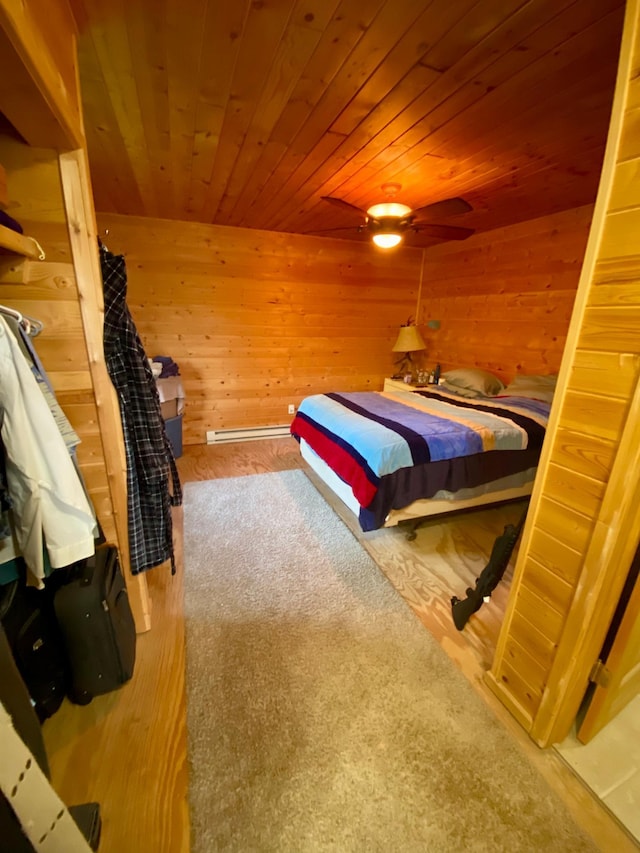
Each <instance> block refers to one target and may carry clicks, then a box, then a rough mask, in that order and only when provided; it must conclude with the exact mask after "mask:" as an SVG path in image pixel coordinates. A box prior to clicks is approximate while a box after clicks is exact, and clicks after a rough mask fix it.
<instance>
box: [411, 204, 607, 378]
mask: <svg viewBox="0 0 640 853" xmlns="http://www.w3.org/2000/svg"><path fill="white" fill-rule="evenodd" d="M592 212H593V207H592V206H591V205H589V206H587V207H580V208H576V209H574V210H567V211H564V212H562V213H558V214H554V215H553V216H546V217H542V218H540V219H532V220H528V221H526V222H520V223H518V224H517V225H511V226H509V227H507V228H497V229H495V230H493V231H486V232H483V233H480V234H476V235H474V236H473V237H471V238H470V239H468V240H465V241H464V242H462V243H456V242H448V243H443V244H442V245H440V246H436V247H434V248H432V249H428V250H426V252H425V266H424V276H423V284H422V299H421V305H420V319H421V322H422V328H423V333H424V337H425V340H426V342H427V346H428V352H427V358H428V360H429V362H431V363H433V364H435V363H436V362H440V364H441V366H442V369H443V370H447V369H450V368H454V367H471V366H474V367H481V368H484V369H486V370H490V371H491V372H492V373H495V374H496V375H497V376H499V377H500V378H501V379H502V380H503V381H508V380H510V379H512V378H513V376H514V375H515V374H516V373H517V372H520V373H529V374H549V373H557V372H558V369H559V367H560V362H561V359H562V354H563V351H564V347H565V342H566V337H567V331H568V328H569V321H570V319H571V312H572V310H573V304H574V300H575V295H576V289H577V286H578V280H579V277H580V269H581V267H582V261H583V258H584V252H585V247H586V244H587V237H588V233H589V225H590V223H591V216H592ZM430 320H439V321H440V328H439V329H437V330H436V329H431V328H429V327H428V326H427V323H428V321H430ZM425 326H427V327H426V328H425Z"/></svg>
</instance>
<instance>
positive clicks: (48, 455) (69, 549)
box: [0, 314, 97, 585]
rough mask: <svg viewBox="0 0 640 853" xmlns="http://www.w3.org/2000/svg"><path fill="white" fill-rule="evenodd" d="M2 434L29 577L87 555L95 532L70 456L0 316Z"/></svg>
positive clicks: (15, 523)
mask: <svg viewBox="0 0 640 853" xmlns="http://www.w3.org/2000/svg"><path fill="white" fill-rule="evenodd" d="M0 435H1V437H2V442H3V444H4V447H5V451H6V478H7V488H8V492H9V496H10V499H11V504H12V507H13V529H14V533H15V538H16V541H17V544H18V546H19V550H20V553H21V555H22V557H23V558H24V560H25V563H26V565H27V568H28V570H29V573H30V578H29V579H30V580H32V581H33V580H35V583H36V584H37V585H42V579H43V577H44V576H45V561H44V548H45V547H46V553H47V555H48V558H49V561H50V563H51V566H52V567H53V568H61V567H63V566H68V565H70V564H71V563H74V562H76V561H77V560H81V559H83V558H85V557H90V556H91V555H92V554H93V553H94V551H95V542H94V540H95V535H96V533H97V528H96V522H95V516H94V513H93V507H92V506H91V505H90V503H89V501H88V500H87V497H86V494H85V491H84V489H83V487H82V484H81V483H80V480H79V479H78V476H77V474H76V470H75V468H74V466H73V462H72V460H71V457H70V456H69V452H68V450H67V447H66V445H65V442H64V439H63V438H62V436H61V434H60V431H59V429H58V427H57V425H56V422H55V420H54V417H53V415H52V414H51V411H50V409H49V406H48V405H47V402H46V400H45V398H44V396H43V394H42V392H41V390H40V388H39V387H38V382H37V380H36V378H35V376H34V375H33V373H32V371H31V369H30V367H29V364H28V363H27V361H26V360H25V357H24V355H23V353H22V350H21V349H20V346H19V344H18V342H17V340H16V338H15V337H14V335H13V333H12V332H11V329H10V328H9V326H8V324H7V322H6V320H5V318H4V317H3V316H2V314H0Z"/></svg>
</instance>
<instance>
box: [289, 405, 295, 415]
mask: <svg viewBox="0 0 640 853" xmlns="http://www.w3.org/2000/svg"><path fill="white" fill-rule="evenodd" d="M295 413H296V407H295V406H294V405H293V403H289V414H290V415H295Z"/></svg>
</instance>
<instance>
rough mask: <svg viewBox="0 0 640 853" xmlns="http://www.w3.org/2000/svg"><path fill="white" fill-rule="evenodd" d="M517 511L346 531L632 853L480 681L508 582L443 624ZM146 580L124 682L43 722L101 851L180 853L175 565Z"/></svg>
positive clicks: (194, 461)
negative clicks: (143, 625) (98, 822)
mask: <svg viewBox="0 0 640 853" xmlns="http://www.w3.org/2000/svg"><path fill="white" fill-rule="evenodd" d="M178 467H179V470H180V475H181V478H182V481H183V483H187V482H190V481H195V480H207V479H213V478H220V477H235V476H244V475H248V474H260V473H267V472H270V471H279V470H287V469H292V468H304V469H305V470H306V466H305V464H304V463H303V462H302V460H301V458H300V456H299V453H298V449H297V445H296V444H295V442H294V441H293V439H275V440H270V441H255V442H246V443H241V444H231V445H222V446H211V447H207V446H203V445H199V446H187V447H185V449H184V455H183V457H182V458H181V459H180V460H179V463H178ZM317 485H318V484H317ZM332 505H334V503H332ZM334 508H336V510H337V511H338V509H339V507H338V506H337V505H336V506H334ZM519 512H520V507H519V506H518V505H517V504H512V505H508V506H505V507H501V508H496V509H492V510H484V511H482V512H479V513H478V512H476V513H469V514H460V515H458V516H455V517H453V516H449V517H448V518H447V519H446V520H444V521H442V520H440V521H438V520H431V521H429V522H428V523H426V524H425V525H424V527H422V528H420V530H419V531H418V536H417V538H416V540H415V541H414V542H408V541H407V539H406V537H405V535H404V532H403V531H402V530H400V529H395V530H390V531H381V532H375V533H374V534H367V535H366V536H363V535H362V534H361V533H360V532H359V530H358V529H357V526H351V529H352V532H353V533H354V535H355V536H356V537H357V538H358V539H359V541H361V542H362V544H363V546H364V547H365V548H366V549H367V550H368V551H369V552H370V553H371V554H372V556H373V558H374V560H375V561H376V562H377V563H378V565H383V566H384V569H385V574H387V576H388V577H389V579H390V581H391V582H392V583H393V584H394V586H396V588H397V589H398V590H399V592H400V593H401V594H402V595H403V597H404V598H405V599H406V600H407V602H408V603H409V605H410V606H411V607H412V608H413V609H414V610H415V612H416V613H417V615H418V616H419V618H420V619H421V621H422V622H423V624H424V625H425V628H426V629H428V630H429V631H430V632H431V633H432V634H433V636H434V637H435V638H436V639H437V641H438V642H439V643H440V645H441V646H442V648H443V649H444V650H445V651H446V652H447V654H448V655H449V656H450V657H451V658H452V660H454V661H455V663H456V665H457V666H458V667H459V668H460V670H461V671H462V672H463V673H464V674H465V676H466V677H467V678H468V679H469V680H470V682H471V683H472V684H473V685H474V687H475V688H476V690H477V691H478V693H479V694H480V695H481V696H482V697H483V699H484V700H485V701H486V702H487V704H488V705H489V706H490V707H491V708H492V709H493V710H494V711H495V713H496V715H497V716H498V718H499V719H500V720H502V722H503V723H504V725H505V727H506V728H507V729H508V730H509V731H510V732H511V734H512V735H513V737H514V739H515V740H516V741H517V743H518V744H519V745H520V746H521V748H522V750H523V760H529V761H531V763H532V764H534V765H535V766H536V767H537V768H538V769H539V770H540V771H541V772H542V774H543V775H544V776H545V778H546V779H547V781H548V782H549V784H550V785H551V786H552V787H553V788H554V789H555V790H556V791H557V792H558V794H559V795H560V796H562V798H563V799H564V800H565V802H566V803H567V805H568V807H569V808H570V810H571V811H572V812H573V814H574V815H575V817H576V818H577V820H578V821H579V823H580V824H581V825H582V826H583V827H585V829H586V830H587V831H588V832H590V834H591V835H592V837H593V838H594V840H595V841H596V843H597V844H598V846H599V847H600V848H601V849H602V850H603V851H610V850H616V851H617V853H625V851H632V850H637V848H636V846H635V845H634V844H633V842H632V841H631V840H630V839H629V837H628V836H627V834H626V833H625V832H624V831H623V830H622V829H621V828H620V827H619V826H618V824H617V823H616V822H615V821H614V820H613V818H612V817H611V816H610V814H609V813H608V812H607V810H606V809H605V808H603V807H602V805H601V804H600V802H599V800H597V799H596V798H595V797H594V796H593V794H592V793H591V792H590V791H589V790H588V788H587V787H586V786H585V785H583V784H582V783H581V782H580V780H579V779H577V777H575V776H574V774H573V773H572V772H571V771H570V770H569V769H568V768H567V766H566V765H565V764H564V762H563V761H562V760H561V759H560V758H559V756H558V755H557V753H556V752H555V751H554V750H545V751H542V750H540V749H538V748H537V747H536V746H535V745H534V744H533V742H532V741H531V740H530V739H529V738H528V736H527V735H526V733H525V732H524V731H523V730H522V729H521V728H520V726H519V725H518V724H517V723H516V722H515V721H514V720H513V719H512V718H511V716H510V715H509V714H508V712H507V711H506V710H505V709H504V708H503V707H502V705H500V703H499V702H498V701H497V699H496V698H495V697H494V696H493V694H491V693H490V692H489V691H488V690H487V689H486V688H485V687H484V686H483V682H482V673H483V672H484V671H485V670H486V669H487V667H488V666H489V665H490V663H491V657H492V650H493V647H494V646H495V640H496V637H497V632H498V630H499V624H500V618H501V613H502V612H503V610H504V606H505V602H506V598H507V595H508V577H507V578H506V580H505V582H504V583H503V584H502V585H501V587H500V588H499V589H498V590H497V591H496V593H495V594H494V596H493V598H492V601H491V603H490V604H489V605H487V606H485V607H483V608H482V610H481V611H480V613H478V614H477V615H476V616H474V617H473V619H472V621H470V622H469V625H468V626H467V628H465V631H464V632H459V631H457V630H456V629H455V627H454V625H453V622H452V620H451V615H450V607H449V599H450V596H451V594H452V593H457V594H458V595H462V594H463V593H464V590H465V588H466V586H468V585H470V584H472V583H473V581H474V578H475V577H476V575H477V574H478V573H479V571H480V569H481V568H482V566H483V565H484V563H485V562H486V558H487V556H488V553H489V551H490V548H491V544H492V542H493V540H494V538H495V536H496V535H498V533H501V532H502V530H503V528H504V525H505V524H506V523H508V522H513V521H514V520H515V519H516V518H517V517H518V516H519ZM347 520H348V519H347V518H346V517H345V521H347ZM175 533H176V545H177V553H178V557H179V560H178V562H179V566H180V567H181V564H182V515H181V510H178V511H177V512H176V523H175ZM148 578H149V588H150V593H151V599H152V605H153V611H152V629H151V631H150V632H149V633H147V634H144V635H141V636H139V637H138V649H137V662H136V672H135V675H134V678H133V679H132V681H131V682H130V683H129V684H127V685H125V686H124V687H123V688H122V689H121V690H119V691H116V692H114V693H111V694H109V695H107V696H103V697H98V698H97V699H95V700H94V701H93V702H92V703H91V704H90V705H88V706H86V707H78V706H74V705H71V704H70V703H69V702H66V701H65V703H64V704H63V706H62V708H61V709H60V711H59V712H58V713H57V714H56V715H55V716H54V717H53V718H51V719H50V720H48V721H47V722H46V723H45V726H44V733H45V740H46V744H47V749H48V753H49V758H50V762H51V769H52V777H53V784H54V787H55V788H56V790H57V791H58V792H59V794H60V795H61V796H62V798H63V799H64V800H65V802H67V803H68V804H72V803H79V802H86V801H89V800H97V801H98V802H99V803H100V804H101V807H102V814H103V821H104V829H103V839H102V843H101V845H100V851H101V853H189V850H190V844H189V815H188V806H187V785H188V772H187V758H186V706H185V695H184V622H183V612H182V601H183V588H182V572H181V571H179V572H178V574H177V575H176V576H175V577H172V576H171V574H170V572H169V570H168V568H166V567H161V568H159V569H154V570H153V571H151V572H150V573H149V575H148ZM212 853H214V852H213V851H212Z"/></svg>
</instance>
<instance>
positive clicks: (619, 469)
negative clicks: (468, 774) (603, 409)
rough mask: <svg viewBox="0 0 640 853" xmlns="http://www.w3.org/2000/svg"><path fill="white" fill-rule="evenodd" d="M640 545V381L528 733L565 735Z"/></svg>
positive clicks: (545, 740) (550, 737) (541, 740)
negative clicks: (538, 704) (555, 651)
mask: <svg viewBox="0 0 640 853" xmlns="http://www.w3.org/2000/svg"><path fill="white" fill-rule="evenodd" d="M639 541H640V381H638V382H637V383H636V389H635V392H634V395H633V398H632V401H631V406H630V408H629V414H628V417H627V421H626V424H625V428H624V431H623V434H622V439H621V441H620V445H619V447H618V452H617V454H616V458H615V462H614V464H613V468H612V470H611V476H610V478H609V482H608V484H607V489H606V492H605V495H604V499H603V501H602V505H601V507H600V512H599V513H598V517H597V519H596V524H595V528H594V531H593V535H592V537H591V542H590V544H589V549H588V551H587V554H586V557H585V561H584V570H583V572H582V574H581V576H580V582H579V584H578V587H577V589H576V593H575V597H574V600H573V605H572V607H571V612H570V614H569V617H568V619H567V622H566V624H565V626H564V630H563V632H562V636H561V637H560V641H559V643H558V651H557V654H556V657H555V660H554V663H553V667H552V669H551V672H550V675H549V679H548V681H547V684H546V685H545V689H544V692H543V694H542V700H541V702H540V707H539V708H538V711H537V713H536V717H535V719H534V721H533V725H532V727H531V731H530V735H531V737H532V738H533V739H534V740H535V741H536V743H538V744H539V745H540V746H549V745H551V744H553V743H556V742H558V741H560V740H562V738H564V737H565V735H566V733H567V731H568V730H569V729H570V727H571V724H572V723H573V720H574V719H575V717H576V714H577V713H578V710H579V707H580V703H581V702H582V699H583V697H584V694H585V691H586V689H587V687H588V684H589V674H590V672H591V669H592V667H593V665H594V663H595V662H596V660H597V659H598V657H599V655H600V651H601V649H602V645H603V643H604V640H605V637H606V634H607V631H608V630H609V626H610V624H611V620H612V618H613V614H614V612H615V609H616V606H617V604H618V601H619V599H620V595H621V593H622V589H623V587H624V583H625V580H626V577H627V574H628V571H629V567H630V566H631V561H632V560H633V557H634V555H635V552H636V550H637V547H638V542H639Z"/></svg>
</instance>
